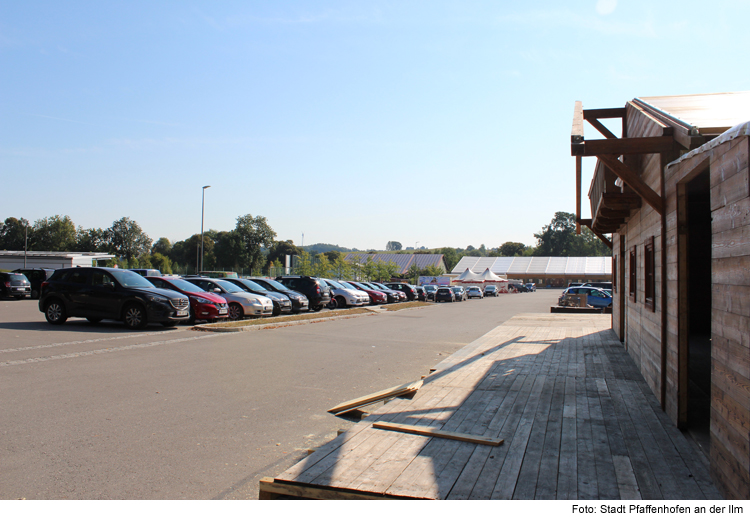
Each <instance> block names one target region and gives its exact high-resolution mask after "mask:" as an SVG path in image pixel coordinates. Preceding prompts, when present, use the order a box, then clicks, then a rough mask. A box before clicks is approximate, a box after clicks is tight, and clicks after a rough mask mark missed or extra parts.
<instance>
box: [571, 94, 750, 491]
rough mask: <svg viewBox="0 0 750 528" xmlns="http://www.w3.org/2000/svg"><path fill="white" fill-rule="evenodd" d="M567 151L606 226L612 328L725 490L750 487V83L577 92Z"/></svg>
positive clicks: (595, 221) (595, 218) (593, 221)
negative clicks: (585, 171) (606, 97)
mask: <svg viewBox="0 0 750 528" xmlns="http://www.w3.org/2000/svg"><path fill="white" fill-rule="evenodd" d="M604 119H607V120H615V121H616V123H617V125H616V126H617V129H615V128H613V127H612V126H611V125H610V126H609V127H608V126H607V125H606V124H605V123H604V122H603V121H602V120H604ZM584 122H585V123H586V124H587V129H589V128H591V127H593V129H596V130H597V131H598V132H599V133H600V134H601V136H603V138H601V139H590V138H587V137H585V136H584ZM610 122H611V121H610ZM615 132H616V133H615ZM571 153H572V155H573V156H575V157H576V173H577V174H576V183H577V211H576V214H577V218H578V220H579V223H580V224H581V225H586V226H588V227H589V228H591V229H592V230H593V231H594V232H595V233H596V234H597V235H599V236H600V237H602V236H604V235H611V237H612V239H611V243H612V246H613V262H612V271H613V286H614V305H613V314H612V327H613V329H614V331H615V332H616V334H617V335H618V336H619V338H620V340H621V341H622V342H623V343H624V345H625V347H626V348H627V350H628V353H629V354H630V356H631V357H632V358H633V360H634V361H635V362H636V365H637V366H638V368H639V369H640V371H641V373H642V374H643V376H644V378H645V379H646V381H647V383H648V384H649V386H650V387H651V390H652V391H653V392H654V394H655V395H656V396H657V398H659V400H660V401H661V406H662V408H663V409H664V411H665V412H666V413H667V414H668V416H669V417H670V419H671V420H673V421H674V423H675V424H677V425H678V426H679V427H680V428H682V429H683V430H684V431H685V432H687V433H689V434H690V436H692V438H694V439H695V440H696V441H697V442H698V444H699V445H700V446H701V448H702V449H703V451H704V453H705V454H706V456H707V457H708V459H709V461H710V466H711V476H712V478H713V480H714V483H715V484H716V486H717V487H718V488H719V489H720V491H721V492H722V494H723V495H724V496H725V497H726V498H731V499H750V183H749V182H748V158H749V157H750V92H740V93H721V94H705V95H686V96H668V97H644V98H636V99H633V100H632V101H629V102H627V103H626V104H625V106H624V107H619V108H605V109H592V110H588V109H587V110H584V109H583V105H582V104H581V103H580V102H577V103H576V105H575V112H574V118H573V130H572V134H571ZM585 156H591V157H595V158H596V168H595V170H594V175H593V180H592V183H591V187H590V190H589V199H590V202H591V218H590V219H583V218H582V217H581V205H580V203H581V166H582V164H581V158H582V157H585Z"/></svg>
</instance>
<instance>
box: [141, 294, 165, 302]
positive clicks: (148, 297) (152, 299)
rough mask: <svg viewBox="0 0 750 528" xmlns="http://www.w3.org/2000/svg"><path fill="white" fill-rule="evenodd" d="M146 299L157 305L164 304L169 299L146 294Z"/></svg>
mask: <svg viewBox="0 0 750 528" xmlns="http://www.w3.org/2000/svg"><path fill="white" fill-rule="evenodd" d="M146 299H148V300H149V301H151V302H157V303H162V304H164V303H166V302H167V299H166V298H164V297H162V296H160V295H151V294H146Z"/></svg>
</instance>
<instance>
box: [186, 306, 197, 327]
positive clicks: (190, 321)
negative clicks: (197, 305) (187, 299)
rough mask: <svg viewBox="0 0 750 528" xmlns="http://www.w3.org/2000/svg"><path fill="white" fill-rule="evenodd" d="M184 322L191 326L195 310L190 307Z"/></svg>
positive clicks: (193, 322)
mask: <svg viewBox="0 0 750 528" xmlns="http://www.w3.org/2000/svg"><path fill="white" fill-rule="evenodd" d="M185 324H188V325H190V326H193V325H194V324H195V310H193V309H192V308H190V317H188V320H187V321H186V322H185Z"/></svg>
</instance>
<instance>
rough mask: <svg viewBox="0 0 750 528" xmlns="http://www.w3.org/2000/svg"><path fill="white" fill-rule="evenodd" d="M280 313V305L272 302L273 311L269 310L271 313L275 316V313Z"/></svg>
mask: <svg viewBox="0 0 750 528" xmlns="http://www.w3.org/2000/svg"><path fill="white" fill-rule="evenodd" d="M280 314H281V306H279V305H276V304H274V305H273V312H271V315H273V316H274V317H276V316H277V315H280Z"/></svg>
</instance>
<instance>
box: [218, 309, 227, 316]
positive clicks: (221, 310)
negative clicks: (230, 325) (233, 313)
mask: <svg viewBox="0 0 750 528" xmlns="http://www.w3.org/2000/svg"><path fill="white" fill-rule="evenodd" d="M225 313H227V309H226V308H219V314H221V315H224V314H225Z"/></svg>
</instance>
